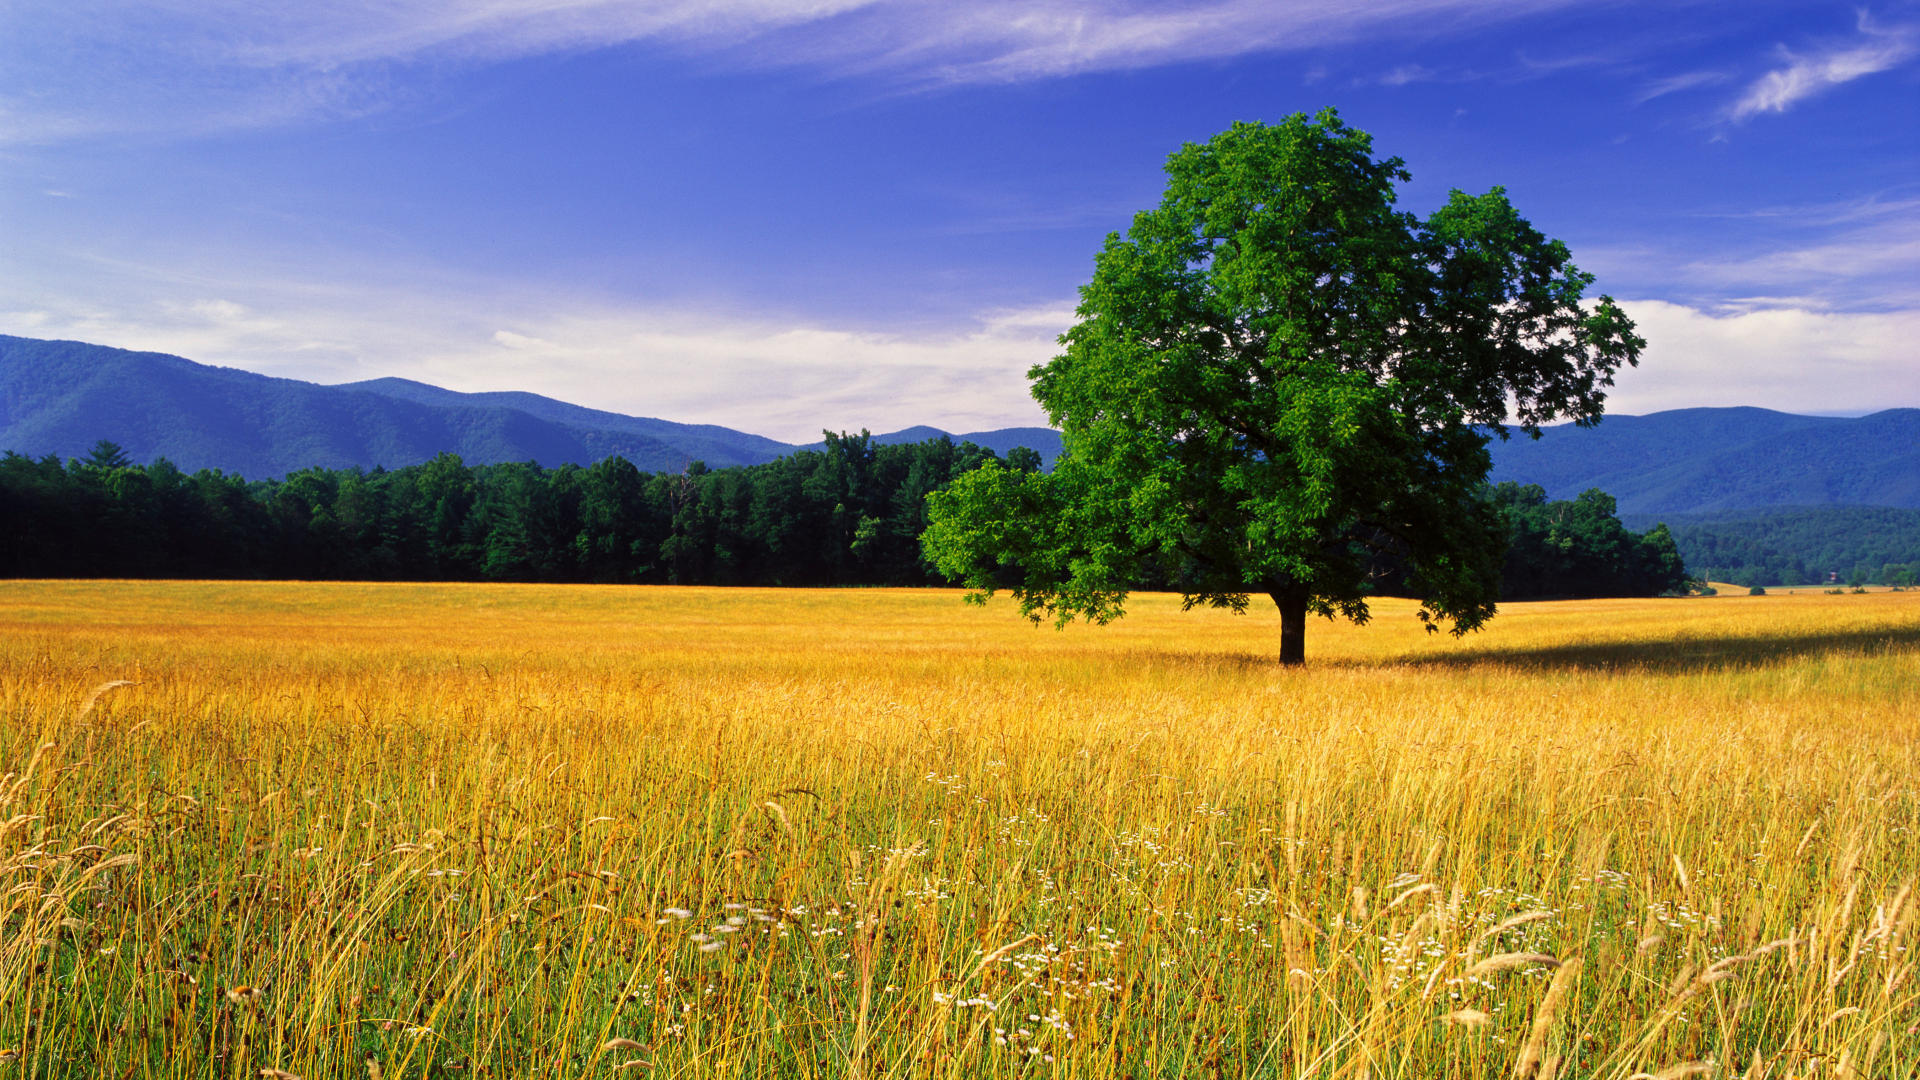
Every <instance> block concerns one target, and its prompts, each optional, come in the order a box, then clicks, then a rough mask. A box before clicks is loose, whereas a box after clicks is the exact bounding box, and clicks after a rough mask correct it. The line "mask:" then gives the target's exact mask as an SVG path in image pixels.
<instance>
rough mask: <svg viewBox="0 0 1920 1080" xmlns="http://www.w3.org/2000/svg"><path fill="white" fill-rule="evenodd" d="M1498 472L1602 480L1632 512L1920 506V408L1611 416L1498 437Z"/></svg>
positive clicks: (1582, 486) (1548, 480) (1552, 488)
mask: <svg viewBox="0 0 1920 1080" xmlns="http://www.w3.org/2000/svg"><path fill="white" fill-rule="evenodd" d="M1491 449H1492V451H1493V460H1494V470H1493V479H1494V480H1496V481H1498V480H1514V481H1519V482H1521V483H1532V484H1539V485H1540V486H1542V487H1544V488H1546V489H1547V494H1548V495H1549V496H1551V497H1553V498H1563V499H1564V498H1572V497H1573V496H1575V495H1578V494H1579V493H1580V492H1581V491H1584V490H1586V489H1587V488H1593V487H1597V488H1600V489H1602V490H1604V491H1607V492H1609V493H1611V494H1612V495H1613V496H1614V498H1615V499H1617V500H1618V501H1619V504H1620V510H1621V512H1622V513H1623V514H1673V513H1705V512H1709V511H1716V510H1726V509H1739V508H1748V507H1769V506H1803V507H1804V506H1822V505H1846V504H1852V505H1875V506H1903V507H1920V409H1890V410H1887V411H1885V412H1880V413H1875V414H1873V415H1872V416H1866V417H1860V418H1857V419H1855V418H1841V417H1821V416H1794V415H1791V414H1788V413H1779V412H1773V411H1770V410H1767V409H1753V408H1731V409H1676V410H1673V411H1670V412H1661V413H1652V414H1649V415H1647V416H1610V417H1608V418H1607V419H1605V420H1603V421H1601V423H1600V425H1599V426H1598V427H1596V428H1590V429H1581V428H1576V427H1574V426H1572V425H1570V424H1567V425H1559V426H1556V427H1552V428H1548V429H1547V430H1546V431H1545V432H1544V433H1543V435H1542V437H1541V438H1540V439H1539V440H1538V441H1532V440H1528V439H1526V438H1524V437H1516V438H1514V439H1513V440H1512V441H1510V442H1506V443H1498V442H1496V443H1494V444H1493V446H1492V447H1491Z"/></svg>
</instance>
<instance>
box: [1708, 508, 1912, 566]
mask: <svg viewBox="0 0 1920 1080" xmlns="http://www.w3.org/2000/svg"><path fill="white" fill-rule="evenodd" d="M1670 524H1671V527H1672V530H1673V538H1674V542H1675V543H1677V544H1678V545H1679V547H1680V554H1681V555H1682V556H1683V557H1685V559H1686V561H1687V565H1688V566H1689V567H1690V568H1692V569H1693V571H1694V573H1695V574H1697V575H1698V576H1700V577H1703V578H1711V579H1712V580H1714V581H1728V582H1733V583H1734V584H1737V585H1821V584H1834V585H1899V586H1911V585H1913V584H1915V583H1916V582H1920V510H1914V509H1908V508H1904V507H1893V506H1798V507H1777V508H1764V509H1751V510H1728V511H1722V512H1720V513H1717V514H1685V515H1674V516H1672V518H1671V519H1670Z"/></svg>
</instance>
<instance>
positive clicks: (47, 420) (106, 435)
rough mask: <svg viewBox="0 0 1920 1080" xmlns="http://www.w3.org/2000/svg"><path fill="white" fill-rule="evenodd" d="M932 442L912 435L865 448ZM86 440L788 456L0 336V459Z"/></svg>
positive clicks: (646, 457)
mask: <svg viewBox="0 0 1920 1080" xmlns="http://www.w3.org/2000/svg"><path fill="white" fill-rule="evenodd" d="M922 431H924V432H926V433H927V434H925V435H924V436H922V435H920V434H919V433H920V432H922ZM944 434H946V433H944V432H938V431H935V429H932V428H926V429H919V428H914V429H909V430H908V431H907V432H894V433H890V434H885V435H879V436H875V441H877V442H882V443H892V442H911V441H917V440H918V439H919V438H921V437H925V438H938V437H940V436H941V435H944ZM952 438H954V439H955V441H973V442H975V443H977V444H978V445H981V446H988V447H991V448H993V449H994V450H995V451H996V452H998V453H1002V454H1004V453H1005V452H1006V451H1007V450H1009V449H1012V448H1013V447H1014V446H1017V445H1026V443H1025V442H1023V441H1022V440H1023V439H1030V440H1032V441H1034V442H1038V443H1040V444H1041V445H1036V446H1034V449H1035V450H1037V451H1039V453H1040V454H1041V457H1042V459H1043V460H1045V461H1047V462H1048V463H1051V462H1052V460H1053V458H1054V457H1055V456H1056V455H1057V454H1058V453H1059V435H1058V434H1057V433H1055V432H1052V431H1050V430H1048V429H1046V428H1006V429H1002V430H999V431H983V432H971V433H964V434H960V435H955V436H952ZM100 439H111V440H113V441H114V442H116V443H118V444H120V446H121V447H122V448H123V449H124V450H125V451H126V452H127V454H128V455H129V456H130V457H132V458H133V459H134V460H135V461H140V462H148V461H152V460H154V459H156V458H161V457H164V458H167V459H169V460H170V461H172V462H173V463H174V464H175V465H178V466H180V467H181V468H183V469H185V470H187V471H189V472H192V471H195V470H198V469H203V468H212V469H220V470H223V471H226V472H230V473H238V474H240V475H242V476H245V477H247V478H249V479H267V478H271V477H279V476H285V475H286V474H287V473H290V472H296V471H298V470H300V469H305V468H312V467H315V466H323V467H326V468H346V467H351V466H356V465H357V466H360V467H363V468H373V467H375V466H385V467H387V468H398V467H401V466H405V465H413V464H418V463H419V462H422V461H426V460H428V459H430V458H432V457H433V456H434V455H436V454H439V453H443V452H448V451H451V452H452V453H455V454H458V455H460V457H461V458H462V459H463V460H465V461H466V462H467V463H468V464H473V465H483V464H494V463H498V462H505V461H538V462H540V463H541V464H543V465H548V466H553V465H562V464H567V463H573V464H581V465H585V464H590V463H592V462H595V461H599V460H601V459H603V458H608V457H612V456H614V455H619V456H621V457H624V458H626V459H627V460H628V461H631V462H633V463H634V464H635V465H636V466H638V467H639V468H641V469H643V470H646V471H649V472H661V471H667V472H675V471H678V470H680V469H682V468H684V467H686V465H688V464H689V463H690V462H693V461H701V462H704V463H706V464H707V465H708V466H711V467H713V468H725V467H727V466H732V465H756V464H759V463H761V462H766V461H772V460H773V459H775V458H778V457H783V456H785V455H787V454H791V453H794V452H796V451H798V450H800V449H803V448H802V447H797V446H792V445H789V444H787V443H783V442H778V441H776V440H774V439H769V438H766V437H764V436H760V435H752V434H748V433H747V432H743V431H735V430H733V429H731V428H725V427H719V426H717V425H712V424H681V423H675V422H673V421H670V420H658V419H653V418H650V417H639V416H627V415H624V414H621V413H615V412H607V411H603V410H600V409H590V408H586V407H584V406H580V405H572V404H569V403H567V402H563V401H556V400H554V399H552V398H547V397H542V396H540V395H538V394H530V393H524V392H520V391H501V392H492V393H477V394H468V393H461V392H459V391H455V390H447V389H444V388H442V387H438V386H432V385H429V384H427V383H421V382H414V381H412V380H410V379H396V378H387V379H372V380H368V381H365V382H356V383H346V384H343V385H339V386H323V385H320V384H318V383H311V382H304V381H301V380H298V379H283V378H276V377H273V376H269V375H259V374H255V373H253V372H249V371H240V370H238V369H235V368H222V367H212V366H209V365H206V364H199V363H195V362H194V361H191V360H187V359H184V358H182V357H178V356H172V355H169V354H166V353H154V352H134V351H130V350H127V349H115V348H109V347H107V346H104V345H91V344H87V343H85V342H78V341H42V340H38V339H34V338H21V337H9V336H6V335H0V451H7V450H11V451H14V452H16V453H21V454H27V455H29V456H32V457H41V456H44V455H47V454H53V455H55V456H58V457H62V458H71V457H79V456H82V455H84V454H86V452H87V451H88V450H89V449H90V448H91V447H92V446H93V444H94V443H95V442H96V441H98V440H100Z"/></svg>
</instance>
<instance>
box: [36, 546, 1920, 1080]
mask: <svg viewBox="0 0 1920 1080" xmlns="http://www.w3.org/2000/svg"><path fill="white" fill-rule="evenodd" d="M955 599H956V597H955V594H954V593H952V592H946V591H938V592H935V591H928V590H898V591H896V590H857V591H851V590H838V591H823V590H791V589H789V590H743V589H729V590H718V589H677V588H663V589H648V590H631V589H605V588H600V589H596V588H590V587H579V586H513V587H503V586H491V585H464V584H462V585H342V584H319V585H316V584H253V583H244V584H242V583H236V584H226V583H178V582H165V583H126V582H120V583H113V582H75V583H62V582H34V583H22V582H15V583H0V715H4V717H5V719H6V721H7V722H6V723H5V724H4V725H0V763H3V764H0V769H3V770H4V773H5V774H6V775H7V779H6V782H5V783H4V784H0V824H4V829H0V872H4V874H5V880H6V882H7V893H6V895H5V898H4V901H0V903H4V907H5V910H6V918H5V921H4V923H0V927H3V929H0V1059H3V1060H4V1061H5V1062H6V1065H5V1067H6V1068H8V1069H9V1070H10V1071H9V1072H8V1075H18V1076H22V1077H26V1076H32V1077H36V1078H40V1080H65V1078H75V1080H79V1078H93V1077H119V1076H139V1077H148V1078H151V1080H188V1078H196V1080H198V1078H206V1077H228V1078H237V1077H246V1078H256V1077H263V1076H265V1077H284V1076H287V1075H289V1074H291V1075H294V1076H298V1077H301V1078H303V1080H369V1078H377V1080H424V1078H427V1077H437V1078H443V1080H444V1078H448V1077H495V1078H500V1080H507V1078H518V1077H531V1076H540V1077H556V1078H572V1077H629V1076H651V1077H662V1078H664V1077H702V1078H713V1080H735V1078H740V1080H746V1078H750V1077H766V1076H778V1077H794V1078H797V1080H816V1078H817V1080H826V1078H835V1080H843V1078H849V1077H852V1078H859V1080H878V1078H881V1077H900V1078H905V1077H925V1078H930V1080H949V1078H951V1080H959V1078H969V1080H971V1078H974V1077H982V1076H1008V1077H1026V1078H1032V1080H1050V1078H1063V1080H1064V1078H1068V1077H1071V1078H1075V1080H1118V1078H1123V1077H1129V1078H1130V1077H1211V1076H1230V1077H1248V1078H1256V1080H1281V1078H1289V1080H1291V1078H1297V1077H1305V1076H1315V1077H1325V1078H1343V1080H1357V1078H1359V1077H1362V1076H1372V1077H1399V1078H1415V1077H1418V1078H1421V1080H1468V1078H1474V1080H1483V1078H1488V1077H1502V1078H1509V1080H1511V1078H1513V1077H1516V1076H1518V1077H1522V1078H1525V1080H1541V1078H1543V1077H1545V1076H1547V1075H1553V1076H1557V1077H1561V1078H1578V1080H1628V1078H1630V1077H1634V1076H1639V1077H1642V1078H1645V1077H1647V1076H1665V1077H1681V1076H1698V1077H1703V1078H1712V1077H1736V1076H1737V1077H1751V1078H1754V1080H1788V1078H1791V1077H1798V1078H1805V1077H1814V1076H1817V1077H1832V1078H1836V1080H1837V1078H1840V1077H1848V1076H1852V1077H1861V1078H1866V1077H1871V1078H1874V1080H1920V1037H1916V1032H1915V1029H1914V1025H1915V1023H1916V1021H1917V1020H1920V896H1917V895H1916V889H1920V879H1916V868H1920V798H1917V797H1916V792H1915V789H1914V782H1913V778H1914V777H1915V776H1916V775H1920V710H1916V709H1915V708H1914V688H1915V687H1916V686H1917V685H1920V631H1916V627H1920V618H1917V616H1920V595H1916V594H1912V593H1898V594H1893V593H1881V594H1876V595H1871V596H1864V597H1853V596H1849V597H1844V598H1838V597H1835V598H1829V597H1822V596H1799V597H1780V598H1770V599H1769V600H1767V601H1765V602H1763V603H1749V602H1745V601H1742V600H1699V601H1671V600H1625V601H1622V600H1600V601H1583V602H1579V603H1574V604H1551V605H1547V604H1538V605H1536V604H1522V605H1515V606H1513V607H1512V608H1510V609H1507V610H1505V611H1503V614H1502V617H1501V618H1500V619H1498V620H1497V621H1496V622H1495V623H1494V624H1493V626H1492V627H1491V628H1490V630H1489V632H1488V633H1487V634H1484V635H1479V636H1476V637H1474V638H1471V639H1467V640H1461V641H1456V640H1453V639H1449V638H1444V637H1431V636H1428V635H1424V634H1422V633H1421V632H1420V630H1419V625H1418V623H1417V622H1416V621H1415V620H1414V619H1412V618H1411V617H1410V614H1409V613H1410V612H1411V611H1412V609H1413V604H1411V603H1410V602H1406V601H1394V600H1385V601H1378V604H1379V606H1380V607H1381V609H1382V616H1383V617H1382V618H1381V619H1380V620H1378V622H1377V623H1376V624H1375V625H1373V626H1370V627H1367V628H1364V629H1361V628H1354V627H1349V626H1346V625H1335V626H1331V627H1329V628H1328V629H1327V631H1326V632H1325V633H1324V634H1322V635H1321V641H1320V644H1319V645H1317V646H1316V652H1317V654H1318V655H1319V656H1320V657H1321V658H1322V662H1321V663H1320V664H1319V666H1318V668H1317V669H1316V670H1315V671H1313V672H1312V673H1311V674H1308V673H1306V672H1304V671H1289V670H1275V669H1274V668H1273V667H1272V666H1271V665H1269V664H1266V663H1263V662H1261V660H1260V659H1259V658H1260V657H1261V656H1262V655H1263V654H1264V653H1265V652H1266V651H1267V648H1268V643H1269V641H1270V639H1271V636H1272V635H1273V633H1274V632H1275V624H1276V622H1277V616H1276V614H1275V613H1274V612H1272V611H1270V610H1264V609H1261V610H1255V611H1253V612H1250V613H1249V615H1248V616H1247V617H1245V618H1233V617H1229V616H1227V615H1225V614H1222V613H1217V612H1211V611H1201V612H1193V613H1188V614H1182V613H1181V612H1180V611H1179V610H1178V604H1177V602H1176V601H1175V600H1174V599H1173V598H1171V597H1166V596H1158V595H1154V596H1140V597H1136V598H1135V599H1134V602H1133V604H1132V606H1131V610H1130V612H1129V617H1128V618H1127V619H1125V620H1123V621H1122V622H1121V623H1120V624H1118V625H1115V626H1113V627H1109V628H1107V629H1104V630H1100V631H1098V632H1094V631H1087V630H1084V629H1081V628H1075V629H1074V630H1071V631H1069V632H1066V633H1060V634H1055V633H1035V632H1033V631H1032V630H1030V629H1029V628H1027V627H1026V626H1025V625H1023V624H1021V623H1020V622H1019V621H1018V620H1016V619H1013V618H1011V617H1009V615H1010V613H1008V612H1002V611H975V610H972V609H968V608H965V607H963V606H961V605H959V604H957V603H956V602H955ZM369 1062H371V1064H369ZM635 1062H644V1063H645V1064H633V1063H635ZM275 1070H277V1071H275Z"/></svg>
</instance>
